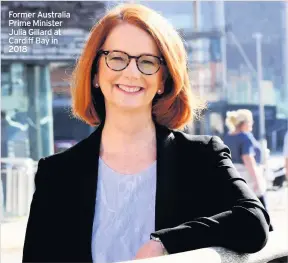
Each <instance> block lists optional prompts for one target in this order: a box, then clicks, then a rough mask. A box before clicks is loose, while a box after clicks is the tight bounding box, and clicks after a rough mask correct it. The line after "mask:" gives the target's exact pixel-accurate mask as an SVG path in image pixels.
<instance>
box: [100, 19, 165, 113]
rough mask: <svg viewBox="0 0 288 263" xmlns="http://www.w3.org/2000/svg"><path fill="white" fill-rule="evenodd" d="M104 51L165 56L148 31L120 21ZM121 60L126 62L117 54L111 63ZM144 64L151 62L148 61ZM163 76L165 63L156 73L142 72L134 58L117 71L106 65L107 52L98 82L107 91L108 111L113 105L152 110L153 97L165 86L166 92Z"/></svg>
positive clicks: (105, 95) (102, 59)
mask: <svg viewBox="0 0 288 263" xmlns="http://www.w3.org/2000/svg"><path fill="white" fill-rule="evenodd" d="M102 50H104V51H106V50H107V51H112V50H118V51H123V52H125V53H127V54H128V55H130V56H140V55H142V54H151V55H154V56H158V57H160V56H161V54H160V52H159V50H158V47H157V45H156V43H155V42H154V39H153V38H152V37H151V36H150V35H149V34H148V33H147V32H145V31H144V30H142V29H140V28H139V27H137V26H134V25H132V24H128V23H123V24H120V25H118V26H116V27H115V28H114V29H113V30H112V31H111V32H110V34H109V35H108V37H107V39H106V41H105V43H104V45H103V47H102ZM119 60H120V62H121V61H122V59H121V57H118V56H116V57H113V60H111V63H118V62H119ZM121 63H122V62H121ZM144 63H150V62H149V61H146V60H144ZM144 66H148V67H149V66H150V65H146V64H145V65H144ZM162 75H163V66H162V65H160V69H159V70H158V72H156V73H155V74H152V75H145V74H143V73H141V72H140V71H139V69H138V68H137V64H136V60H135V59H134V58H132V59H131V60H130V63H129V65H128V66H127V67H126V68H125V69H123V70H122V71H114V70H112V69H111V68H109V67H108V66H107V65H106V61H105V55H104V54H102V55H101V57H100V59H99V66H98V73H97V75H96V82H97V83H98V84H99V86H100V88H101V91H102V93H103V94H104V98H105V106H106V110H107V107H109V105H110V106H114V107H116V108H119V109H125V110H134V111H135V110H139V109H149V110H151V107H152V100H153V98H154V96H155V94H156V93H157V91H158V90H159V89H161V93H163V92H164V85H163V82H162ZM139 88H140V90H139Z"/></svg>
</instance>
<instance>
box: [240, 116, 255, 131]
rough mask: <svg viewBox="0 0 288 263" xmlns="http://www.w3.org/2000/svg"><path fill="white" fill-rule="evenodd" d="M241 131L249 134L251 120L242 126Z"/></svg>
mask: <svg viewBox="0 0 288 263" xmlns="http://www.w3.org/2000/svg"><path fill="white" fill-rule="evenodd" d="M241 128H242V131H244V132H251V131H252V130H253V120H252V119H251V120H250V119H249V120H248V121H245V122H244V123H243V124H242V127H241Z"/></svg>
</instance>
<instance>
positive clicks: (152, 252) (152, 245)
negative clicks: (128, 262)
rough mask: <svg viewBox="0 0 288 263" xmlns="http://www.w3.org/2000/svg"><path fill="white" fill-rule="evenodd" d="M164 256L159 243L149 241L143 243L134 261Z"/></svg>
mask: <svg viewBox="0 0 288 263" xmlns="http://www.w3.org/2000/svg"><path fill="white" fill-rule="evenodd" d="M163 255H164V249H163V246H162V244H161V243H160V242H157V241H154V240H150V241H148V242H147V243H145V244H144V245H143V246H142V247H141V248H140V249H139V250H138V252H137V253H136V257H135V260H136V259H144V258H153V257H159V256H163Z"/></svg>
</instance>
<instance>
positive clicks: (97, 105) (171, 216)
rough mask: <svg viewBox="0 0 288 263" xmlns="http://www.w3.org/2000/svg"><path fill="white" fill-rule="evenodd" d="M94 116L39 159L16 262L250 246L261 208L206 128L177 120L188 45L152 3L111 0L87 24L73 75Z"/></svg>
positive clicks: (78, 105) (79, 107)
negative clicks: (72, 138)
mask: <svg viewBox="0 0 288 263" xmlns="http://www.w3.org/2000/svg"><path fill="white" fill-rule="evenodd" d="M72 96H73V97H72V98H73V112H74V114H75V115H76V116H77V117H79V118H80V119H82V120H83V121H85V122H86V123H88V124H89V125H93V126H96V130H95V131H94V132H93V133H92V134H91V135H90V136H89V137H88V138H86V139H84V140H83V141H81V142H79V143H77V144H76V145H74V146H73V147H71V148H70V149H68V150H66V151H64V152H62V153H59V154H56V155H53V156H49V157H47V158H43V159H41V160H40V161H39V164H38V171H37V173H36V176H35V185H36V191H35V193H34V196H33V201H32V203H31V210H30V215H29V219H28V224H27V230H26V236H25V243H24V250H23V262H92V261H93V262H97V263H99V262H101V263H105V262H116V261H117V262H118V261H126V260H132V259H142V258H149V257H157V256H162V255H165V254H167V253H168V254H174V253H180V252H184V251H189V250H194V249H199V248H204V247H210V246H222V247H226V248H230V249H233V250H235V251H239V252H248V253H249V252H251V253H253V252H256V251H259V250H260V249H261V248H263V247H264V246H265V244H266V242H267V237H268V231H269V222H270V219H269V215H268V213H267V212H266V210H265V208H264V207H263V205H262V204H261V202H260V201H259V200H258V199H257V198H256V197H255V196H254V194H253V193H252V191H251V190H250V189H249V187H248V186H247V184H246V183H245V181H244V180H243V178H241V177H240V176H239V175H238V173H237V171H236V170H235V168H234V167H233V164H232V162H231V156H230V151H229V149H228V147H227V146H226V145H224V144H223V142H222V141H221V140H220V139H219V138H218V137H214V136H193V135H188V134H185V133H184V132H183V131H182V129H184V127H185V126H187V125H188V124H189V123H191V121H192V119H193V117H194V116H196V115H197V112H199V111H200V110H201V109H203V108H204V106H203V104H202V103H201V102H200V101H199V100H198V99H197V98H196V97H195V95H194V94H193V93H192V91H191V86H190V82H189V77H188V71H187V54H186V51H185V48H184V45H183V42H182V40H181V37H180V36H179V35H178V33H177V32H176V30H175V29H174V28H173V27H172V26H171V25H170V24H169V23H168V22H167V21H166V20H165V19H164V18H163V17H162V16H160V15H159V14H158V13H156V12H155V11H153V10H151V9H149V8H147V7H144V6H142V5H137V4H124V5H119V6H117V7H115V8H113V9H112V10H110V11H108V13H107V14H106V15H105V16H104V17H103V18H102V19H101V20H100V21H99V22H98V23H97V24H96V25H95V26H94V27H93V29H92V30H91V33H90V36H89V38H88V40H87V42H86V44H85V47H84V49H83V52H82V55H81V57H80V58H79V60H78V62H77V65H76V67H75V70H74V72H73V78H72Z"/></svg>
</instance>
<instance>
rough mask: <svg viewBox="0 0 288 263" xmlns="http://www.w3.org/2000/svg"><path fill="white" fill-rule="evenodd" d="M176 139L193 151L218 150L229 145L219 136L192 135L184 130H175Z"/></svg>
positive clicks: (179, 143)
mask: <svg viewBox="0 0 288 263" xmlns="http://www.w3.org/2000/svg"><path fill="white" fill-rule="evenodd" d="M173 134H174V136H175V140H176V142H177V143H178V145H180V146H183V147H185V146H187V147H189V150H191V151H199V150H201V151H203V150H204V151H210V152H211V151H217V150H219V149H222V148H226V147H227V146H226V145H225V144H224V142H223V141H222V139H221V138H220V137H218V136H212V135H192V134H187V133H184V132H182V131H174V132H173Z"/></svg>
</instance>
